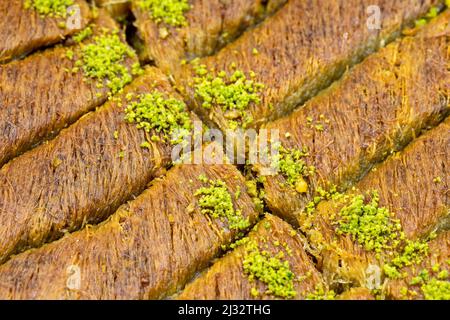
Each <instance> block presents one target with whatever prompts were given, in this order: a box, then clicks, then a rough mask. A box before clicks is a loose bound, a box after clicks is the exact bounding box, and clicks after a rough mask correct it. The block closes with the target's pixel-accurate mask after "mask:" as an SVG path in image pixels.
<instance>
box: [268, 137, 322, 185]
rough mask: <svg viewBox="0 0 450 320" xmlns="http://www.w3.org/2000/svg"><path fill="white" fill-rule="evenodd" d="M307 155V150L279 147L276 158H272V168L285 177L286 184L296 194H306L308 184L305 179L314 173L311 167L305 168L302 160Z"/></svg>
mask: <svg viewBox="0 0 450 320" xmlns="http://www.w3.org/2000/svg"><path fill="white" fill-rule="evenodd" d="M308 155H309V153H308V150H307V149H306V148H303V150H299V149H285V148H284V147H282V146H279V148H278V153H277V156H275V157H273V158H272V166H273V167H274V168H276V169H278V170H279V171H280V172H281V174H282V175H283V176H285V177H286V180H287V184H288V185H289V186H290V187H292V188H294V189H295V190H296V191H297V192H298V193H306V192H308V183H307V182H306V181H305V178H306V177H308V176H311V175H313V174H314V172H315V168H314V167H313V166H307V165H306V162H305V161H304V158H305V157H307V156H308Z"/></svg>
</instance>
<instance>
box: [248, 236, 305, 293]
mask: <svg viewBox="0 0 450 320" xmlns="http://www.w3.org/2000/svg"><path fill="white" fill-rule="evenodd" d="M245 249H246V255H245V257H244V260H243V268H244V272H245V273H246V274H247V276H248V278H249V280H250V281H254V280H259V281H261V282H263V283H265V284H266V285H267V290H266V292H265V294H269V295H273V296H276V297H280V298H285V299H292V298H294V297H295V296H296V295H297V292H296V291H295V288H294V279H295V274H294V273H293V272H292V271H291V268H290V265H289V261H287V260H285V259H284V257H285V253H284V252H283V251H281V250H280V251H279V252H278V253H277V254H271V253H269V252H268V251H267V250H260V248H259V246H258V243H257V242H256V241H254V240H249V241H248V242H247V243H246V244H245ZM251 294H252V295H253V296H254V297H258V296H259V295H260V292H258V290H257V289H256V288H252V290H251Z"/></svg>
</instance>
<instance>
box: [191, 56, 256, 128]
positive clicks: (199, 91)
mask: <svg viewBox="0 0 450 320" xmlns="http://www.w3.org/2000/svg"><path fill="white" fill-rule="evenodd" d="M191 63H192V64H193V65H194V70H195V73H196V75H197V77H195V79H194V82H195V83H194V89H195V96H196V97H197V98H199V99H200V100H201V102H202V107H203V108H205V109H211V108H213V107H214V106H218V107H220V108H222V111H223V112H224V116H225V118H226V119H227V120H228V125H229V127H230V128H231V129H237V128H238V127H239V126H242V127H243V128H246V127H247V126H248V125H249V124H251V123H252V122H253V118H252V117H251V115H249V114H248V112H247V110H248V108H249V106H250V105H251V104H259V103H260V102H261V97H260V95H261V92H262V90H263V88H264V85H263V84H262V83H259V82H257V81H255V80H254V78H255V77H256V75H255V73H253V72H251V73H250V78H248V77H247V76H246V75H245V74H244V72H243V71H241V70H235V71H234V72H233V73H232V74H231V75H228V74H227V72H226V71H220V72H218V73H217V75H216V74H215V73H214V72H209V71H208V70H207V68H206V66H205V65H201V64H198V60H197V61H192V62H191Z"/></svg>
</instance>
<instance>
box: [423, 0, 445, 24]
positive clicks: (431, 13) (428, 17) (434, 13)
mask: <svg viewBox="0 0 450 320" xmlns="http://www.w3.org/2000/svg"><path fill="white" fill-rule="evenodd" d="M445 5H446V7H449V0H446V2H445ZM442 10H443V7H442V6H441V7H431V8H430V10H429V11H428V12H427V13H426V14H425V16H424V17H423V18H420V19H417V20H416V21H415V26H416V28H420V27H423V26H425V25H427V24H428V22H429V21H430V20H432V19H434V18H436V17H437V16H438V15H439V13H440V12H441V11H442Z"/></svg>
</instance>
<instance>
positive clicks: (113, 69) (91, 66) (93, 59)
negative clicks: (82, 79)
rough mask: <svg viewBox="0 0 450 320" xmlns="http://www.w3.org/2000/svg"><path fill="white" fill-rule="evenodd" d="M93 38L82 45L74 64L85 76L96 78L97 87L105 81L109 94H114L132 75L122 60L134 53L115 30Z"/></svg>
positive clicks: (101, 85)
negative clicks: (90, 41)
mask: <svg viewBox="0 0 450 320" xmlns="http://www.w3.org/2000/svg"><path fill="white" fill-rule="evenodd" d="M93 40H94V41H93V43H89V44H87V45H83V46H82V48H81V57H80V59H79V61H77V63H76V64H75V65H76V66H77V67H81V68H82V69H83V71H84V74H85V76H86V77H88V78H92V79H96V80H97V81H98V83H97V86H98V87H99V88H102V87H103V82H104V81H106V86H107V87H108V88H109V89H110V90H111V94H116V93H118V92H120V91H121V90H122V88H123V87H124V86H125V85H126V84H128V83H130V82H131V80H132V76H131V74H130V71H129V70H128V68H127V66H126V65H125V63H124V62H125V59H126V58H127V57H134V56H135V55H136V54H135V52H134V51H133V50H132V49H131V48H130V47H128V45H127V44H125V43H124V42H122V41H121V39H120V37H119V35H118V34H117V32H114V33H112V34H104V35H101V36H95V37H94V38H93Z"/></svg>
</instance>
